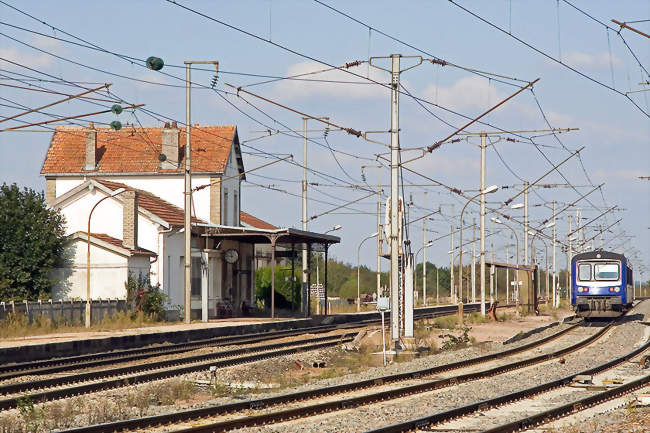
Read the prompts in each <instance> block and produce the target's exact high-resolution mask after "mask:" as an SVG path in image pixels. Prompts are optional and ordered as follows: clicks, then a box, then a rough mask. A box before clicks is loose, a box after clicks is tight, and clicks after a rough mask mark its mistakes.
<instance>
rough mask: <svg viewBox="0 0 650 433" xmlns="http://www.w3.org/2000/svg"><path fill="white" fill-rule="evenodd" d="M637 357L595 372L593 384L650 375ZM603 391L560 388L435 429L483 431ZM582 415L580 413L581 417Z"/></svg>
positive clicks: (578, 387)
mask: <svg viewBox="0 0 650 433" xmlns="http://www.w3.org/2000/svg"><path fill="white" fill-rule="evenodd" d="M638 360H639V357H637V358H636V359H635V360H634V361H635V362H626V363H623V364H621V365H619V366H616V367H614V368H612V369H610V370H607V371H604V372H602V373H600V374H597V375H594V376H593V383H594V384H595V385H602V384H603V382H602V381H603V380H606V379H613V378H616V379H621V380H623V381H625V382H626V383H627V382H630V381H632V380H635V379H639V378H641V377H643V376H646V375H648V374H650V371H648V369H646V368H642V367H641V366H640V365H639V363H638ZM600 392H602V391H601V390H590V389H588V388H586V387H582V386H568V387H560V388H556V389H554V390H551V391H549V392H545V393H542V394H539V395H536V396H534V397H531V398H527V399H524V400H520V401H517V402H515V403H511V404H507V405H504V406H501V407H498V408H494V409H489V410H487V411H484V412H479V413H476V414H474V415H471V416H467V417H464V418H461V419H457V420H453V421H450V422H446V423H443V424H438V425H436V426H435V429H436V431H439V432H445V431H482V430H484V429H488V428H492V427H496V426H499V425H502V424H505V423H509V422H515V421H518V420H520V419H525V418H527V417H528V416H530V415H533V414H535V413H539V412H542V411H544V410H547V409H550V408H553V407H557V406H561V405H564V404H567V403H571V402H575V401H578V400H580V399H583V398H586V397H590V396H592V395H596V394H599V393H600ZM621 401H622V402H625V398H623V399H621ZM588 410H591V409H588ZM579 414H580V413H579ZM579 414H578V415H577V416H579ZM553 424H555V423H553ZM562 424H563V423H562Z"/></svg>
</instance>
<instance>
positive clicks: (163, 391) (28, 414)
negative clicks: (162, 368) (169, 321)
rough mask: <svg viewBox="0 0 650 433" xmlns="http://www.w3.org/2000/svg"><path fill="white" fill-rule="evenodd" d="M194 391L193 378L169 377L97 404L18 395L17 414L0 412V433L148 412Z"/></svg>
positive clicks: (20, 432) (81, 399)
mask: <svg viewBox="0 0 650 433" xmlns="http://www.w3.org/2000/svg"><path fill="white" fill-rule="evenodd" d="M197 393H198V390H197V388H196V387H195V386H194V383H193V382H190V381H187V380H181V379H171V380H166V381H162V382H159V383H152V384H148V385H145V386H142V387H139V388H136V389H132V390H128V391H126V392H123V393H120V394H117V395H115V396H113V398H105V399H103V400H102V402H101V404H97V401H96V400H91V399H89V398H87V397H75V398H72V399H67V400H64V401H55V402H50V403H44V404H41V405H37V406H35V405H34V404H33V403H32V402H31V400H30V399H29V397H21V398H19V399H18V411H19V414H0V432H1V433H28V432H29V433H38V432H48V431H52V430H57V429H64V428H71V427H74V426H83V425H92V424H99V423H106V422H112V421H117V420H121V419H129V418H135V417H142V416H146V415H149V412H150V411H149V409H150V408H151V407H154V406H168V405H172V404H175V403H176V402H179V401H183V400H187V399H189V398H192V397H193V396H195V395H196V394H197Z"/></svg>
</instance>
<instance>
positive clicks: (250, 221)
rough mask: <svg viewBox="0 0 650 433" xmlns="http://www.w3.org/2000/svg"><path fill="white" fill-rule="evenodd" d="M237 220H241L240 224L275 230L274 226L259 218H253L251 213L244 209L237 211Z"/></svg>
mask: <svg viewBox="0 0 650 433" xmlns="http://www.w3.org/2000/svg"><path fill="white" fill-rule="evenodd" d="M239 220H240V221H241V222H242V224H246V225H247V226H250V227H254V228H256V229H264V230H277V227H276V226H274V225H272V224H269V223H267V222H266V221H262V220H261V219H259V218H255V217H254V216H253V215H251V214H249V213H246V212H244V211H241V212H239Z"/></svg>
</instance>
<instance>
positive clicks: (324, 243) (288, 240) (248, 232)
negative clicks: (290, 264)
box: [201, 224, 341, 252]
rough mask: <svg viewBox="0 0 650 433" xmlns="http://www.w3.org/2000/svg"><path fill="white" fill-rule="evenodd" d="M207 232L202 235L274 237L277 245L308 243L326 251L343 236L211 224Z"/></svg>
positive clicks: (252, 239)
mask: <svg viewBox="0 0 650 433" xmlns="http://www.w3.org/2000/svg"><path fill="white" fill-rule="evenodd" d="M204 227H205V228H206V230H205V232H204V233H203V234H202V235H201V236H204V237H208V238H213V239H218V240H224V239H228V240H236V241H239V242H247V243H251V244H270V243H271V239H272V238H273V237H275V238H276V245H282V246H283V247H287V246H291V245H301V244H307V245H310V246H311V249H312V251H320V252H322V251H325V248H327V247H328V246H329V245H331V244H338V243H339V242H341V238H340V237H338V236H332V235H328V234H324V233H315V232H308V231H303V230H298V229H294V228H282V229H275V230H265V229H256V228H252V227H231V226H220V225H214V224H209V225H205V226H204Z"/></svg>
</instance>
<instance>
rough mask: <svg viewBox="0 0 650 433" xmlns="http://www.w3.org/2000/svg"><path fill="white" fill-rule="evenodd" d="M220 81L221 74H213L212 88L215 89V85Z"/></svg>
mask: <svg viewBox="0 0 650 433" xmlns="http://www.w3.org/2000/svg"><path fill="white" fill-rule="evenodd" d="M218 82H219V74H214V75H213V76H212V81H211V82H210V88H211V89H214V86H216V85H217V83H218Z"/></svg>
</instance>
